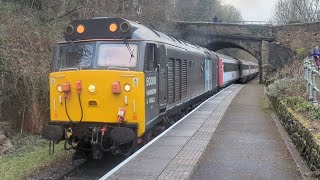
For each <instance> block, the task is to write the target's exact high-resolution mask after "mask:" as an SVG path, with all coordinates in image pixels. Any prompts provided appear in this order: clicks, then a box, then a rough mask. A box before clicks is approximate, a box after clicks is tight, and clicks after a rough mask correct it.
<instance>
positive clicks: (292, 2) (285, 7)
mask: <svg viewBox="0 0 320 180" xmlns="http://www.w3.org/2000/svg"><path fill="white" fill-rule="evenodd" d="M319 8H320V1H319V0H279V1H278V3H277V4H276V7H275V20H276V21H277V22H278V23H279V24H290V23H296V22H314V21H319V20H320V10H319Z"/></svg>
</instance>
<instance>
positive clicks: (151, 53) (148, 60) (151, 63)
mask: <svg viewBox="0 0 320 180" xmlns="http://www.w3.org/2000/svg"><path fill="white" fill-rule="evenodd" d="M155 49H156V45H155V44H150V43H148V44H147V45H146V53H145V64H144V69H145V70H146V71H155V70H156V68H157V63H156V61H155Z"/></svg>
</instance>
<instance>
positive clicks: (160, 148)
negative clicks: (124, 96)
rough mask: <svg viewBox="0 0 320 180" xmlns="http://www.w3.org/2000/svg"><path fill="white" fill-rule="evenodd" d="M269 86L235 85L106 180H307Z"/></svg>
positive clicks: (200, 108) (114, 170) (175, 126)
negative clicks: (280, 125) (271, 107)
mask: <svg viewBox="0 0 320 180" xmlns="http://www.w3.org/2000/svg"><path fill="white" fill-rule="evenodd" d="M263 98H264V92H263V85H259V84H257V83H256V81H252V82H251V83H250V84H246V85H240V84H235V85H232V86H230V87H228V88H226V89H225V90H223V91H221V92H220V93H218V94H216V95H215V96H213V97H212V98H210V99H208V100H207V101H206V102H205V103H203V104H202V105H201V106H199V107H198V108H196V109H195V110H193V111H192V112H191V113H189V115H187V116H185V117H184V118H183V119H181V120H180V121H179V122H178V123H176V124H175V125H174V126H172V127H170V128H169V129H168V130H166V131H165V132H164V133H163V134H161V135H160V136H158V137H157V138H155V139H154V140H153V141H151V142H150V143H149V144H147V145H146V146H144V147H143V148H142V149H140V150H139V151H137V152H136V153H135V154H134V155H133V156H130V157H129V158H128V159H126V160H125V161H124V162H122V163H121V164H119V165H118V166H117V167H115V168H114V169H113V170H111V171H110V172H108V173H107V174H106V175H105V176H103V177H101V179H124V180H125V179H130V180H133V179H139V180H141V179H148V180H149V179H160V180H164V179H302V178H303V176H302V174H301V173H300V171H299V170H298V166H297V165H296V163H295V161H294V159H293V157H292V156H291V154H290V153H289V151H288V149H287V146H286V145H285V142H284V140H283V139H282V136H281V135H280V133H279V131H278V129H277V126H276V124H275V122H274V121H273V119H272V117H271V116H270V114H269V113H267V112H266V111H265V110H264V108H263V103H264V100H263Z"/></svg>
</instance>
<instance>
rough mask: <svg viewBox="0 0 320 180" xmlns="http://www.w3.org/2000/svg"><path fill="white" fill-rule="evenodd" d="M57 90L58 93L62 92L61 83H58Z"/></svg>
mask: <svg viewBox="0 0 320 180" xmlns="http://www.w3.org/2000/svg"><path fill="white" fill-rule="evenodd" d="M57 91H58V92H59V93H62V87H61V85H58V86H57Z"/></svg>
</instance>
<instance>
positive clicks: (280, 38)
mask: <svg viewBox="0 0 320 180" xmlns="http://www.w3.org/2000/svg"><path fill="white" fill-rule="evenodd" d="M174 27H175V28H174V30H171V31H167V32H168V33H169V34H171V35H173V36H176V37H179V38H182V39H184V40H187V41H190V42H192V43H194V44H198V45H200V46H203V47H207V48H208V49H210V50H213V51H217V50H220V49H224V48H238V49H242V50H244V51H246V52H248V53H249V54H251V55H252V56H254V57H255V58H256V59H257V60H258V61H259V67H260V72H261V73H260V81H262V82H264V81H265V80H266V78H267V77H266V75H267V72H268V70H269V69H275V68H279V67H283V66H284V65H285V64H287V63H289V62H290V61H291V60H292V57H293V56H294V55H295V51H296V50H297V49H303V48H304V49H305V51H309V49H310V48H312V47H313V46H314V45H316V44H317V43H318V42H320V41H319V40H320V39H319V38H320V33H319V35H318V31H319V29H320V23H319V22H317V23H307V24H293V25H285V26H271V25H245V24H224V23H208V22H185V21H181V22H174Z"/></svg>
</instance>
